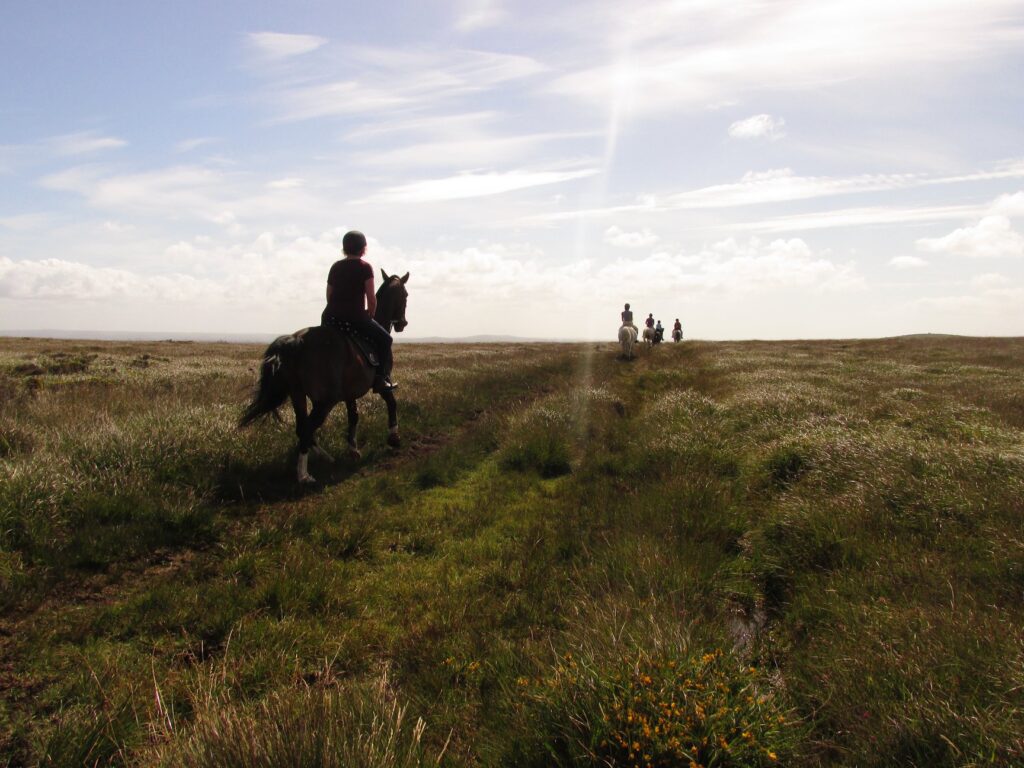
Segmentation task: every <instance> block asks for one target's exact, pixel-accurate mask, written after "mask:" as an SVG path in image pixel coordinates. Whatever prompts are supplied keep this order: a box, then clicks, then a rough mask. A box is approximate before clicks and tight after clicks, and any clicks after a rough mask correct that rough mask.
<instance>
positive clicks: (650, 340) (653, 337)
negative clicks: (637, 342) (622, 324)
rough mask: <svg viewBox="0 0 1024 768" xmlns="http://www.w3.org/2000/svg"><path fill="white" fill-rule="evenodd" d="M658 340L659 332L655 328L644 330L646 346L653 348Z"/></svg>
mask: <svg viewBox="0 0 1024 768" xmlns="http://www.w3.org/2000/svg"><path fill="white" fill-rule="evenodd" d="M657 340H658V332H657V331H656V330H654V329H653V328H644V344H646V345H647V346H651V345H652V344H654V342H656V341H657Z"/></svg>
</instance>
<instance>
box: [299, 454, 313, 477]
mask: <svg viewBox="0 0 1024 768" xmlns="http://www.w3.org/2000/svg"><path fill="white" fill-rule="evenodd" d="M308 467H309V454H308V453H300V454H299V466H298V476H299V482H300V483H312V482H313V476H312V475H311V474H309V469H308Z"/></svg>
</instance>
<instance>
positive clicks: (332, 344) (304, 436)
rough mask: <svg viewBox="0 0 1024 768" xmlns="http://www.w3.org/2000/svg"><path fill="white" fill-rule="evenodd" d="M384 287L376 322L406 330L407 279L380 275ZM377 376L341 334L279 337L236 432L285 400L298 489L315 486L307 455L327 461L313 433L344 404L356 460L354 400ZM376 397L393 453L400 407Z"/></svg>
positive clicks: (390, 396) (324, 329)
mask: <svg viewBox="0 0 1024 768" xmlns="http://www.w3.org/2000/svg"><path fill="white" fill-rule="evenodd" d="M381 274H382V275H383V276H384V282H383V283H382V284H381V286H380V289H379V290H378V291H377V312H376V314H375V315H374V319H375V320H376V321H377V322H378V323H380V324H381V325H382V326H384V327H385V328H386V329H387V331H388V333H390V332H391V329H392V327H393V328H394V329H395V331H396V332H401V331H403V330H404V329H405V326H406V325H407V322H406V319H405V305H406V301H407V299H408V296H409V294H408V292H407V291H406V290H405V284H406V283H407V282H408V281H409V273H408V272H406V273H405V275H404V276H403V277H397V276H395V275H392V276H390V277H388V273H387V272H385V271H384V270H381ZM375 374H376V370H375V369H374V367H373V366H372V365H370V364H369V363H368V362H367V361H366V356H365V355H364V354H363V352H362V351H361V350H360V349H359V348H358V347H357V346H356V344H355V343H354V342H353V341H352V340H351V339H349V338H348V337H347V336H346V335H345V334H343V333H342V332H341V331H339V330H337V329H336V328H332V327H329V326H322V325H321V326H316V327H314V328H303V329H302V330H301V331H296V332H295V333H293V334H291V335H289V336H279V337H278V338H277V339H275V340H274V341H273V343H271V345H270V346H269V347H267V351H266V352H265V353H264V354H263V364H262V366H261V367H260V380H259V383H258V384H257V385H256V392H255V394H254V395H253V399H252V402H251V403H249V406H248V407H247V408H246V409H245V413H243V414H242V418H241V419H240V420H239V426H241V427H244V426H246V425H247V424H250V423H251V422H253V421H255V420H256V419H258V418H259V417H260V416H264V415H266V414H268V413H273V414H274V415H275V416H277V409H278V408H280V407H281V405H283V404H284V401H285V400H287V399H288V398H289V397H290V398H291V401H292V407H293V408H294V409H295V433H296V434H297V435H298V436H299V461H298V467H297V470H298V479H299V482H300V483H311V482H313V476H312V475H310V474H309V470H308V468H307V467H308V461H309V451H310V449H313V450H314V451H316V452H317V453H318V454H319V455H320V456H322V457H323V458H326V459H327V460H328V461H330V460H331V457H330V456H329V455H328V454H327V453H326V451H324V450H323V449H321V448H320V447H319V446H317V444H316V431H317V430H318V429H319V428H320V425H321V424H323V423H324V420H325V419H326V418H327V415H328V414H329V413H330V412H331V409H332V408H334V406H335V405H337V404H338V403H340V402H342V401H344V403H345V407H346V408H347V409H348V448H349V454H350V455H352V456H353V457H354V458H359V456H360V453H359V447H358V446H357V445H356V424H358V423H359V412H358V411H357V410H356V400H358V399H359V398H360V397H362V396H363V395H365V394H366V393H367V392H369V391H370V389H371V387H372V386H373V379H374V376H375ZM380 396H381V397H382V398H383V399H384V402H385V403H387V406H388V445H390V446H391V447H392V448H397V447H398V446H399V445H400V444H401V440H400V439H399V437H398V405H397V404H396V403H395V395H394V393H393V392H390V391H385V392H381V393H380ZM307 397H308V398H309V399H310V400H311V401H312V403H313V410H312V412H310V413H309V414H308V415H307V413H306V398H307Z"/></svg>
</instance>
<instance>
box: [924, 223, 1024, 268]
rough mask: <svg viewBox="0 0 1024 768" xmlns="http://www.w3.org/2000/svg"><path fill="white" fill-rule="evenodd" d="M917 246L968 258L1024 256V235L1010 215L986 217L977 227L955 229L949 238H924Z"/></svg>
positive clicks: (928, 250)
mask: <svg viewBox="0 0 1024 768" xmlns="http://www.w3.org/2000/svg"><path fill="white" fill-rule="evenodd" d="M916 245H917V247H918V248H919V249H920V250H922V251H926V252H929V253H949V254H953V255H955V256H966V257H968V258H1020V257H1024V237H1022V236H1021V235H1020V233H1018V232H1016V231H1014V229H1013V227H1012V226H1011V225H1010V220H1009V219H1008V218H1007V217H1006V216H1000V215H992V216H986V217H984V218H983V219H982V220H981V221H979V222H978V223H977V224H976V225H974V226H973V227H962V228H960V229H956V230H953V231H952V232H950V233H949V234H948V235H946V236H945V237H926V238H921V239H920V240H918V241H917V243H916Z"/></svg>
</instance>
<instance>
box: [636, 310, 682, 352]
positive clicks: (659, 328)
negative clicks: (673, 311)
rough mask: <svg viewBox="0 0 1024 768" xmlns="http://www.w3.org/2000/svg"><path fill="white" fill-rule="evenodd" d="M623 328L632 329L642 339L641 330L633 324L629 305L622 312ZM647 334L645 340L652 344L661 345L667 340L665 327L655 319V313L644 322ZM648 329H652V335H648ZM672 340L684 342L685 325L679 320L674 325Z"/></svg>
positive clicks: (649, 315)
mask: <svg viewBox="0 0 1024 768" xmlns="http://www.w3.org/2000/svg"><path fill="white" fill-rule="evenodd" d="M621 317H622V327H624V328H632V329H633V330H634V331H635V332H636V335H637V337H638V338H639V337H640V330H639V329H638V328H637V327H636V325H634V323H633V310H631V309H630V308H629V304H628V303H627V304H626V307H625V309H623V310H622V315H621ZM644 329H645V333H644V334H643V338H644V340H645V341H650V343H651V344H660V343H661V342H663V341H664V340H665V327H664V326H663V325H662V324H661V320H655V319H654V313H653V312H651V313H650V314H648V315H647V319H646V320H644ZM647 329H650V333H647V332H646V331H647ZM672 340H673V341H682V340H683V325H682V323H680V322H679V318H678V317H677V318H676V321H675V322H674V323H673V324H672Z"/></svg>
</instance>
